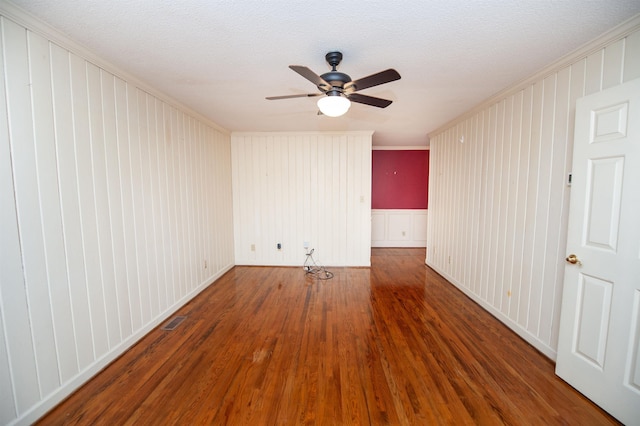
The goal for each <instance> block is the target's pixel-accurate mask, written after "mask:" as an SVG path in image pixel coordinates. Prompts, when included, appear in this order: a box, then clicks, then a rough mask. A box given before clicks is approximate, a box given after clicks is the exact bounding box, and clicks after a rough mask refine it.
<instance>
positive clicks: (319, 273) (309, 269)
mask: <svg viewBox="0 0 640 426" xmlns="http://www.w3.org/2000/svg"><path fill="white" fill-rule="evenodd" d="M314 250H315V249H311V251H310V252H309V253H307V254H306V256H307V258H306V259H305V260H304V273H305V274H306V275H311V276H313V277H316V278H317V279H319V280H330V279H331V278H333V272H329V271H327V269H326V268H325V267H324V266H322V265H318V264H317V263H316V261H315V259H314V258H313V251H314Z"/></svg>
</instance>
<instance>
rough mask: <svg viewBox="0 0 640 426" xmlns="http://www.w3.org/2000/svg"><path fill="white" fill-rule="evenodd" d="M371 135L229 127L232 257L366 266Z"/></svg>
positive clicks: (245, 260)
mask: <svg viewBox="0 0 640 426" xmlns="http://www.w3.org/2000/svg"><path fill="white" fill-rule="evenodd" d="M371 136H372V132H306V133H288V132H285V133H277V132H276V133H240V132H237V133H236V132H234V133H232V135H231V156H232V159H233V166H232V169H233V212H234V229H235V241H236V252H235V256H236V264H240V265H290V266H302V265H303V263H304V261H305V248H304V245H305V243H307V244H308V246H309V249H312V248H313V249H315V252H314V256H315V257H316V259H317V260H318V261H319V262H321V263H323V264H325V265H334V266H369V265H370V264H371V261H370V256H371ZM277 244H281V248H280V249H278V247H277Z"/></svg>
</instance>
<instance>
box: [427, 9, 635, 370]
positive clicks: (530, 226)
mask: <svg viewBox="0 0 640 426" xmlns="http://www.w3.org/2000/svg"><path fill="white" fill-rule="evenodd" d="M639 21H640V19H637V20H636V21H634V22H635V23H633V22H632V23H627V24H626V26H625V27H621V30H620V31H621V32H620V33H618V34H617V35H616V34H614V33H613V32H612V33H611V34H610V35H609V36H608V37H610V38H609V39H601V40H598V41H594V42H593V46H591V47H585V48H584V49H583V50H582V52H586V53H580V54H576V55H575V56H573V57H567V58H565V59H563V60H562V61H561V62H558V63H557V64H554V65H552V66H550V67H548V68H547V69H546V70H545V71H544V72H542V73H540V74H539V75H537V76H533V77H531V78H530V79H528V80H527V81H526V82H525V83H521V85H519V86H516V87H513V88H510V89H507V90H505V91H504V92H503V93H500V94H499V95H497V96H496V97H494V98H492V99H490V100H487V102H485V103H484V104H483V106H481V107H479V108H477V109H476V110H474V111H471V112H469V113H468V114H466V115H464V116H462V117H460V118H459V119H457V120H454V121H453V122H452V123H450V124H449V125H447V126H445V127H444V128H442V129H440V130H438V131H437V132H436V133H434V134H433V135H431V158H430V171H431V174H430V180H429V233H428V239H427V246H428V247H429V250H428V253H427V260H426V262H427V264H428V265H429V266H431V267H433V268H434V269H436V270H437V271H438V272H440V273H442V274H443V275H444V276H446V277H447V278H448V279H449V280H450V281H451V282H452V283H453V284H454V285H456V286H458V287H459V288H460V289H461V290H463V291H465V292H466V293H467V294H468V295H469V296H470V297H472V298H473V299H474V300H476V301H477V302H478V303H480V304H481V305H482V306H483V307H485V308H486V309H487V310H488V311H490V312H491V313H493V314H494V315H495V316H496V317H498V318H499V319H501V320H502V321H503V322H504V323H505V324H507V325H508V326H510V327H511V328H512V329H514V330H515V331H516V332H518V333H519V334H520V335H521V336H522V337H524V338H525V339H526V340H528V341H529V342H530V343H532V344H533V345H534V346H535V347H537V348H538V349H539V350H541V351H542V352H543V353H545V354H547V355H548V356H549V357H551V358H555V351H556V347H557V343H558V342H557V340H558V322H559V317H560V297H561V294H562V280H563V276H564V257H565V256H566V254H565V247H566V232H567V220H568V218H567V214H568V208H569V205H568V203H569V192H570V187H569V186H568V185H567V182H566V180H567V176H568V174H569V172H570V171H571V158H572V154H573V153H572V151H573V150H572V144H573V131H574V130H573V127H574V115H575V102H576V99H578V98H579V97H582V96H584V95H587V94H590V93H594V92H598V91H600V90H604V89H606V88H608V87H612V86H615V85H618V84H621V83H623V82H625V81H628V80H629V79H632V78H634V77H639V76H640V49H637V47H638V46H640V22H639ZM587 49H589V50H587ZM461 138H463V139H461ZM462 140H464V143H462V142H461V141H462ZM461 212H462V213H461ZM464 212H466V214H465V213H464ZM469 212H471V214H469ZM460 263H466V265H465V266H461V265H460Z"/></svg>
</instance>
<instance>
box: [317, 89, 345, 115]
mask: <svg viewBox="0 0 640 426" xmlns="http://www.w3.org/2000/svg"><path fill="white" fill-rule="evenodd" d="M350 106H351V101H350V100H349V99H347V98H346V97H344V96H342V95H340V93H337V92H333V93H332V92H328V93H327V96H323V97H322V98H320V99H318V108H319V109H320V112H322V113H323V114H324V115H327V116H329V117H340V116H341V115H344V114H345V113H346V112H347V111H349V107H350Z"/></svg>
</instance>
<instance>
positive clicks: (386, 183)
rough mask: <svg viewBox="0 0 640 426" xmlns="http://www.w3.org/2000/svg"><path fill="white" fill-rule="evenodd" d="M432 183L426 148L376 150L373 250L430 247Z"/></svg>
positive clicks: (372, 229) (373, 160)
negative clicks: (429, 210) (429, 187)
mask: <svg viewBox="0 0 640 426" xmlns="http://www.w3.org/2000/svg"><path fill="white" fill-rule="evenodd" d="M428 182H429V150H428V149H426V147H425V148H417V147H380V146H376V147H374V150H373V154H372V189H371V191H372V195H371V200H372V201H371V207H372V210H371V246H372V247H426V245H427V223H428V211H427V207H428V206H427V202H428V198H427V196H428Z"/></svg>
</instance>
